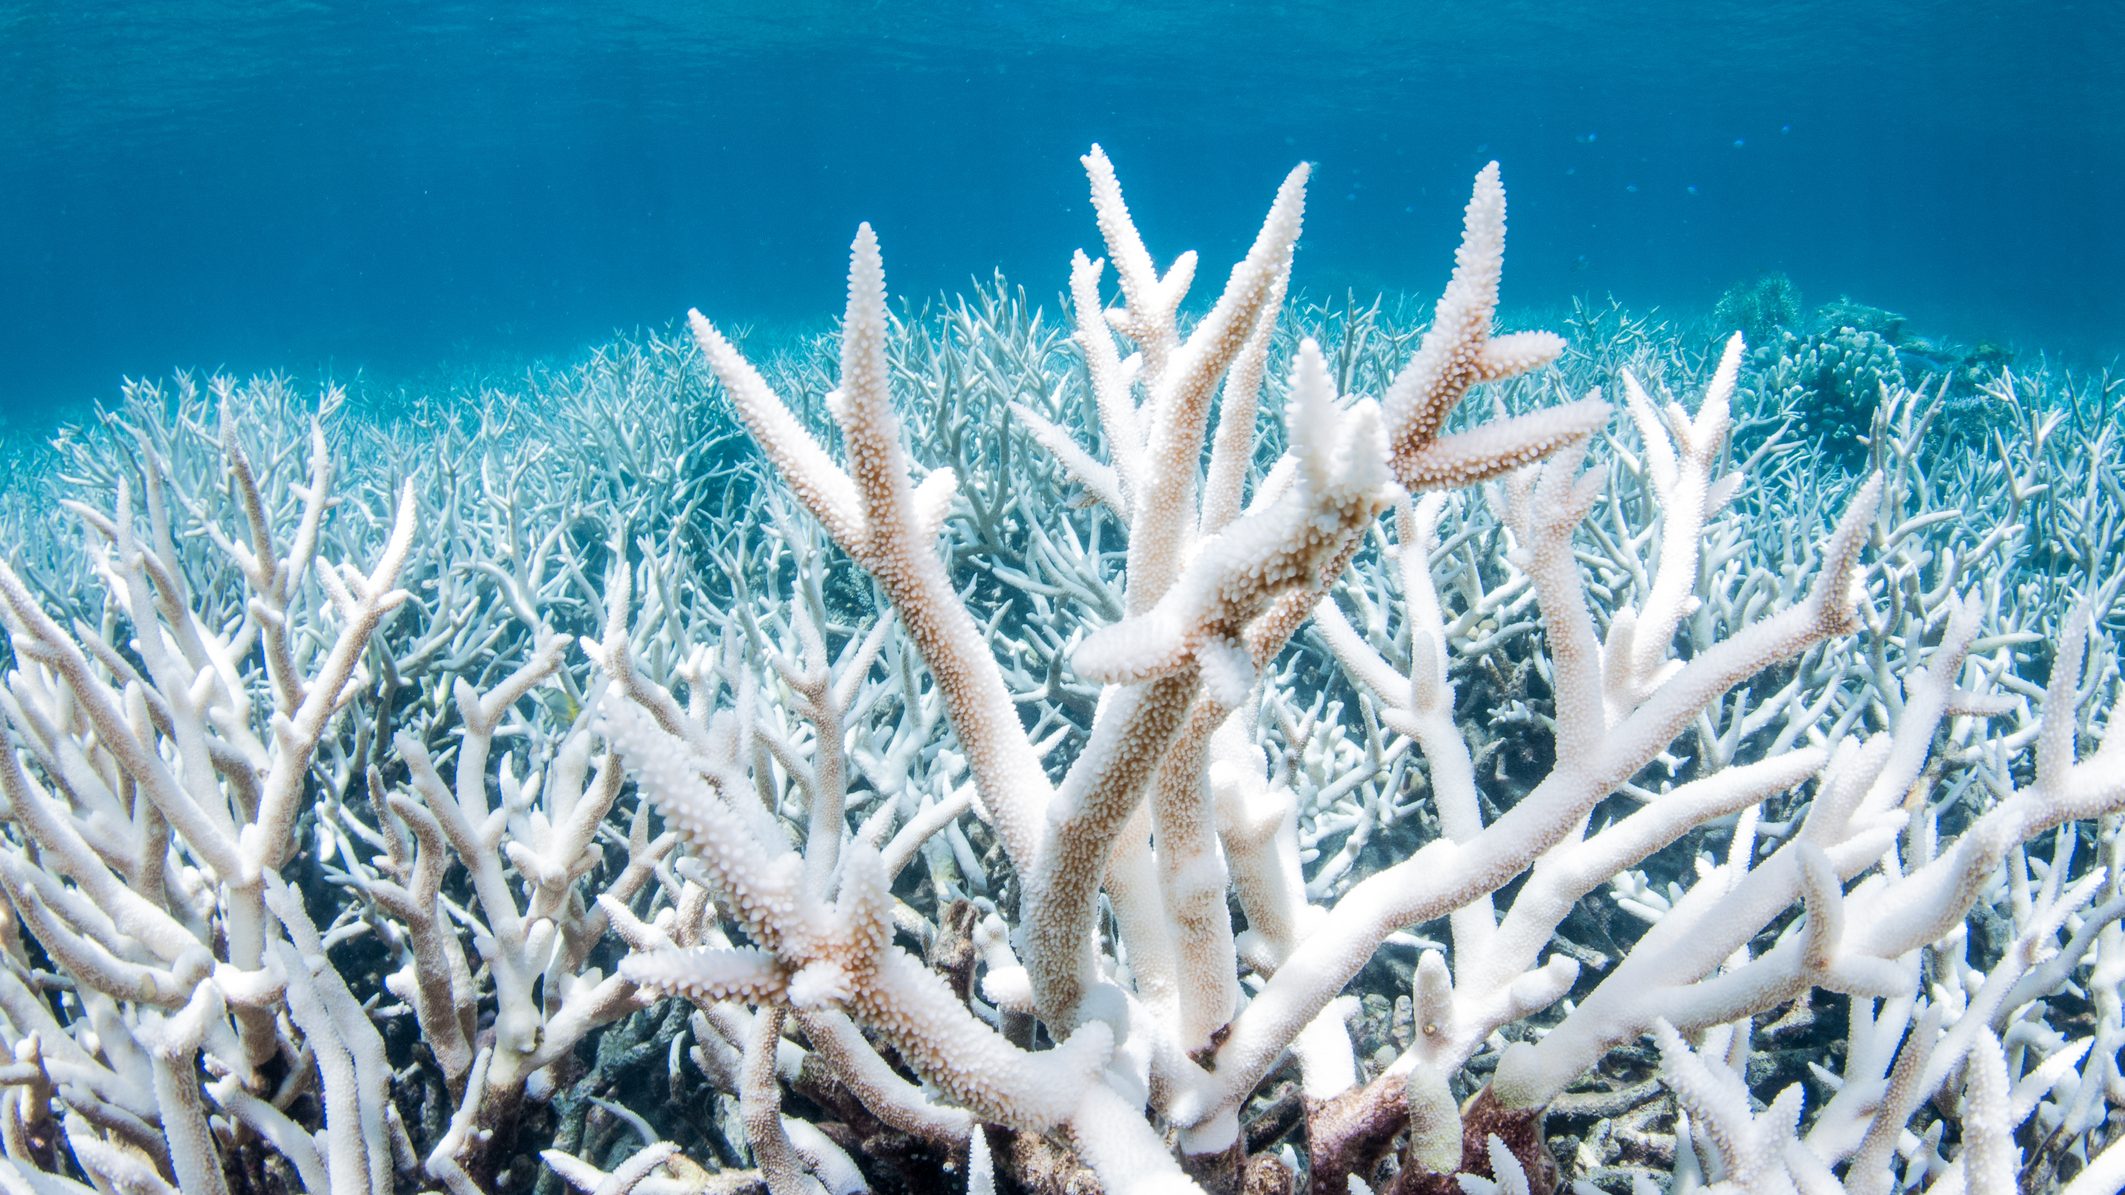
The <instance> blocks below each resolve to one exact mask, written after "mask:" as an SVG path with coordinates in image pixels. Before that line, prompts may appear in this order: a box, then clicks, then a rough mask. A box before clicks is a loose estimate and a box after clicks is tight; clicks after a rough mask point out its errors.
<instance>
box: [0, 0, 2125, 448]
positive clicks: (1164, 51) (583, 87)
mask: <svg viewBox="0 0 2125 1195" xmlns="http://www.w3.org/2000/svg"><path fill="white" fill-rule="evenodd" d="M2121 45H2125V5H2120V4H2117V3H2115V2H2114V0H2113V2H2108V3H2098V2H2077V0H2069V2H2053V3H2036V2H2033V0H2020V2H2015V0H1973V2H1967V3H1939V2H1937V0H1936V2H1931V3H1922V2H1917V0H1895V2H1876V3H1866V2H1856V3H1854V2H1845V3H1839V2H1830V0H1805V2H1801V3H1787V4H1779V5H1766V4H1760V3H1739V2H1736V0H1696V2H1690V3H1675V2H1661V3H1652V4H1644V5H1608V4H1603V5H1595V4H1585V3H1580V4H1569V5H1560V4H1541V3H1532V2H1529V0H1507V2H1492V3H1482V4H1476V3H1441V4H1414V3H1400V4H1384V3H1383V4H1335V3H1325V2H1319V0H1297V2H1290V3H1263V4H1228V3H1193V4H1182V3H1171V2H1136V3H1121V2H1119V0H1100V2H1096V3H1084V4H1072V5H1033V4H1010V3H979V4H966V3H956V2H943V3H932V4H922V5H913V4H900V5H895V4H882V3H819V2H810V3H778V4H772V5H767V4H760V5H731V4H706V3H703V4H686V3H676V2H670V0H666V2H661V3H649V2H644V0H623V2H618V3H604V4H596V5H589V4H585V5H564V4H554V3H515V4H508V5H501V4H465V3H429V4H404V3H369V4H342V3H271V4H251V3H241V4H239V3H228V2H220V3H215V2H190V3H186V2H174V0H172V2H161V3H141V2H134V3H123V2H118V3H112V4H108V5H104V6H100V7H94V6H86V5H76V4H57V3H30V4H5V5H0V413H4V414H6V415H8V416H9V417H10V422H11V423H12V424H13V426H15V427H16V428H18V429H19V428H22V427H24V426H25V425H28V424H34V423H38V422H42V421H44V420H46V419H49V418H51V417H54V416H55V415H57V414H60V413H65V412H70V411H78V410H79V409H80V407H81V405H82V404H84V403H86V402H88V401H90V400H92V399H94V398H97V397H99V396H108V395H110V394H112V393H114V392H115V390H116V387H117V384H118V382H119V379H120V378H121V377H122V376H127V375H131V376H142V375H159V374H164V373H167V372H168V371H169V370H171V369H172V368H176V367H189V368H214V367H222V368H228V369H232V370H237V371H252V370H264V369H276V368H277V369H288V370H293V371H296V372H298V373H305V374H315V373H325V372H328V373H331V374H334V375H336V376H339V377H342V378H346V377H350V376H354V375H356V374H360V375H362V376H365V377H371V378H379V379H390V378H420V377H423V376H434V375H435V373H436V371H448V370H450V369H453V368H468V369H478V368H484V367H487V366H488V365H490V364H492V363H497V362H502V363H506V362H508V361H511V360H517V359H522V358H527V357H551V356H566V355H568V354H571V353H574V352H577V351H580V349H581V348H583V347H584V346H587V345H590V344H593V343H596V342H597V341H599V340H601V339H603V338H604V337H606V336H607V335H609V334H610V332H611V331H612V330H613V329H615V328H623V327H634V326H638V325H658V324H663V323H665V322H667V321H669V320H671V319H673V318H674V317H675V316H677V315H678V314H679V313H681V312H683V311H684V309H685V308H686V307H688V306H689V305H698V306H700V307H702V308H704V309H705V310H709V311H711V312H712V313H714V314H715V315H716V316H717V317H718V318H719V319H722V320H726V321H730V322H734V323H745V322H754V323H758V324H764V325H775V324H779V323H790V322H819V321H823V320H825V319H826V318H828V317H830V316H831V315H832V313H833V312H834V311H835V309H836V307H837V306H838V298H839V292H840V288H841V275H842V268H843V266H842V262H843V255H844V253H845V249H846V245H847V243H848V240H849V237H850V234H851V232H852V230H853V229H854V227H855V224H856V223H857V221H858V220H862V219H868V220H871V221H872V222H874V223H875V224H876V226H877V227H878V229H879V231H880V235H881V236H882V238H883V240H884V244H885V251H886V260H887V267H888V271H889V279H890V281H891V284H892V286H893V288H894V290H895V291H896V292H897V293H900V294H903V295H912V296H916V297H921V296H924V295H928V294H933V293H936V292H938V291H941V290H945V289H950V288H956V287H958V286H960V285H962V284H963V283H964V282H965V280H966V279H968V278H969V277H970V276H986V275H988V274H989V272H990V271H992V270H994V269H998V268H1000V269H1002V270H1004V271H1005V272H1006V273H1007V274H1009V275H1010V276H1012V277H1013V278H1014V279H1015V280H1017V281H1020V282H1022V283H1024V284H1026V285H1027V286H1028V287H1029V288H1031V289H1032V290H1033V292H1034V293H1035V294H1052V293H1056V292H1057V291H1059V290H1060V289H1061V287H1062V285H1063V282H1064V279H1065V274H1066V268H1067V257H1068V253H1069V251H1070V250H1071V249H1073V248H1076V247H1080V246H1083V247H1087V248H1096V247H1097V246H1096V232H1095V230H1094V229H1093V227H1092V222H1091V219H1090V216H1089V213H1088V211H1087V210H1086V204H1085V200H1084V198H1083V196H1084V186H1083V180H1082V174H1081V172H1080V169H1079V167H1078V163H1077V155H1078V154H1079V153H1081V152H1083V150H1084V148H1085V147H1086V146H1087V145H1088V144H1089V143H1091V142H1093V141H1095V140H1097V141H1099V142H1101V143H1102V144H1104V145H1105V146H1106V148H1107V149H1108V151H1109V153H1110V154H1111V155H1112V156H1113V157H1114V159H1115V161H1116V163H1117V165H1118V167H1119V169H1120V171H1121V174H1122V179H1123V182H1124V185H1125V186H1126V187H1127V188H1128V192H1129V196H1130V200H1131V204H1132V207H1134V208H1135V209H1136V210H1137V212H1138V214H1139V218H1140V223H1141V225H1142V226H1143V228H1144V231H1145V235H1146V237H1147V238H1148V239H1149V241H1150V243H1151V244H1152V246H1153V248H1154V251H1155V252H1157V253H1159V254H1161V255H1162V256H1167V257H1170V256H1171V255H1172V254H1173V253H1176V252H1178V251H1179V250H1181V249H1184V248H1189V247H1197V248H1200V249H1202V250H1203V251H1204V252H1205V259H1206V264H1210V268H1211V269H1212V270H1214V271H1218V272H1220V273H1221V271H1222V268H1223V267H1222V265H1221V264H1211V263H1219V262H1220V261H1221V259H1229V255H1230V254H1232V253H1234V252H1236V251H1237V249H1238V248H1239V247H1240V246H1241V245H1242V244H1243V243H1244V240H1245V238H1246V237H1248V236H1249V234H1250V233H1251V232H1252V230H1253V227H1254V225H1255V223H1256V222H1257V221H1258V220H1259V218H1260V215H1261V212H1262V210H1263V208H1264V206H1265V205H1266V203H1267V201H1268V197H1269V195H1270V193H1271V191H1272V189H1273V188H1274V186H1275V184H1276V182H1277V180H1278V179H1279V178H1280V177H1281V176H1282V174H1283V172H1284V171H1285V170H1286V169H1288V168H1289V166H1290V165H1291V164H1292V163H1293V162H1295V161H1298V160H1302V159H1303V160H1309V161H1312V162H1315V163H1317V170H1318V173H1317V174H1316V176H1315V178H1316V181H1315V183H1314V186H1313V190H1312V203H1311V208H1310V211H1309V216H1308V227H1307V232H1306V236H1305V240H1304V242H1303V248H1302V257H1301V261H1300V266H1299V281H1300V283H1301V284H1302V285H1304V286H1306V287H1308V288H1310V289H1312V290H1314V291H1316V292H1317V293H1319V292H1340V291H1341V289H1342V288H1344V287H1354V288H1358V289H1360V290H1362V291H1368V292H1370V291H1378V290H1382V289H1386V290H1396V291H1399V290H1408V291H1412V292H1416V293H1420V294H1431V293H1436V288H1437V286H1438V285H1439V283H1440V282H1441V281H1442V280H1443V277H1444V274H1445V271H1446V268H1447V263H1448V261H1449V256H1450V253H1451V246H1452V244H1453V238H1454V236H1455V233H1456V218H1455V217H1456V213H1457V211H1458V208H1459V205H1460V204H1461V202H1462V201H1463V200H1464V198H1465V197H1466V195H1467V187H1468V180H1469V177H1470V175H1471V174H1472V173H1473V172H1474V171H1475V169H1476V168H1478V167H1479V166H1480V165H1481V164H1482V163H1483V162H1485V161H1486V160H1489V159H1491V158H1497V159H1499V160H1501V161H1502V163H1503V165H1504V170H1505V179H1506V184H1507V187H1508V189H1509V191H1510V193H1511V199H1512V222H1513V239H1512V246H1511V249H1510V251H1509V253H1508V258H1507V270H1508V273H1507V300H1508V304H1509V306H1512V307H1518V308H1521V309H1523V310H1525V309H1533V308H1542V307H1555V306H1556V305H1558V304H1561V303H1563V302H1564V301H1566V300H1568V299H1569V298H1570V297H1571V296H1573V295H1575V294H1588V295H1594V296H1600V295H1603V294H1614V295H1615V296H1617V297H1618V298H1620V299H1622V300H1623V301H1624V302H1626V303H1628V304H1631V305H1633V306H1636V307H1641V308H1642V307H1649V306H1653V305H1663V306H1665V307H1668V308H1670V309H1687V310H1695V311H1702V310H1704V309H1705V308H1707V307H1709V305H1710V303H1711V302H1712V300H1713V298H1714V297H1715V296H1716V295H1717V294H1718V293H1719V292H1720V291H1721V290H1722V289H1724V288H1725V287H1726V286H1728V285H1729V284H1732V283H1734V282H1737V281H1739V280H1742V279H1744V278H1747V277H1750V276H1752V275H1755V274H1758V273H1760V272H1762V271H1764V270H1768V269H1776V270H1783V271H1785V272H1787V273H1788V274H1790V275H1791V277H1792V278H1793V279H1794V280H1795V282H1796V283H1797V284H1798V285H1799V287H1800V289H1801V291H1802V293H1803V294H1804V295H1805V296H1806V298H1807V299H1808V300H1809V301H1811V302H1814V301H1821V300H1827V299H1831V298H1834V297H1836V296H1838V295H1840V294H1849V295H1850V296H1852V297H1853V298H1854V299H1856V300H1859V301H1862V302H1867V303H1872V304H1877V305H1880V306H1884V307H1890V308H1894V309H1897V310H1899V311H1902V312H1904V313H1906V314H1907V315H1909V316H1910V317H1911V319H1912V321H1913V323H1914V325H1915V326H1918V327H1921V328H1924V329H1926V330H1928V331H1931V332H1933V333H1935V334H1939V335H1949V336H1959V337H1963V338H1966V339H1970V340H1978V339H1993V340H2004V341H2009V342H2012V343H2013V344H2015V345H2016V346H2017V347H2018V348H2021V349H2023V350H2024V351H2042V352H2045V353H2047V354H2050V355H2052V356H2053V357H2054V358H2055V359H2057V358H2063V359H2065V360H2068V361H2071V362H2079V363H2081V364H2083V365H2086V366H2100V365H2102V364H2105V363H2107V362H2109V361H2111V360H2112V359H2113V358H2115V357H2116V356H2117V355H2118V354H2119V353H2120V351H2121V350H2125V286H2121V285H2119V282H2120V279H2125V232H2121V230H2120V227H2119V219H2120V211H2121V208H2120V204H2119V196H2120V194H2121V191H2125V86H2121V78H2120V71H2119V67H2118V63H2117V53H2118V47H2119V46H2121Z"/></svg>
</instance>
